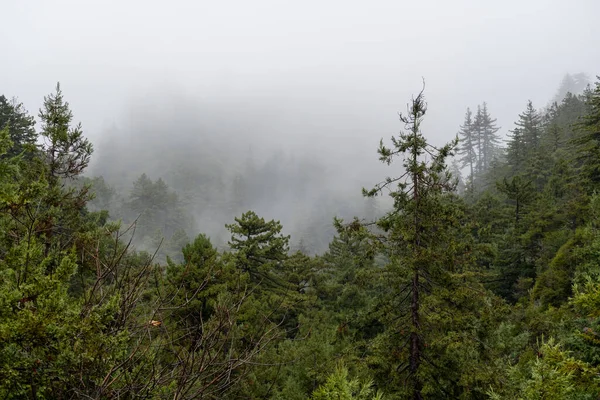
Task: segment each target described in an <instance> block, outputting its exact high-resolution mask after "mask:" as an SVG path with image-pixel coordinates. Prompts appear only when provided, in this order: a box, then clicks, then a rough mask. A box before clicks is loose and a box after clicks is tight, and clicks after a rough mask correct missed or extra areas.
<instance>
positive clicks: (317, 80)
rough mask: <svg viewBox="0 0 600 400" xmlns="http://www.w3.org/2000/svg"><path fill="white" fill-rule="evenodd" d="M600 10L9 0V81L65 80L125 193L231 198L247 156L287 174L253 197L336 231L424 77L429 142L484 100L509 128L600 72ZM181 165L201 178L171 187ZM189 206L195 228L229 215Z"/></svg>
mask: <svg viewBox="0 0 600 400" xmlns="http://www.w3.org/2000/svg"><path fill="white" fill-rule="evenodd" d="M450 3H451V4H450ZM599 12H600V3H598V2H597V1H594V0H589V1H584V0H579V1H571V2H566V1H547V0H535V1H534V0H531V1H502V2H499V1H497V2H493V3H492V2H483V1H453V2H447V1H420V2H415V1H411V2H408V1H371V2H366V1H361V2H359V1H327V2H324V1H319V2H317V1H303V2H288V1H221V2H216V1H212V2H209V1H169V2H167V1H160V2H159V1H149V0H146V1H112V0H104V1H59V0H56V1H43V0H39V1H34V0H30V1H26V2H25V1H17V0H0V15H2V16H3V18H2V23H1V24H0V36H1V37H2V38H3V39H2V40H1V41H0V54H2V62H1V63H0V93H2V94H5V95H6V96H18V98H19V100H20V101H22V102H23V103H24V104H25V106H26V108H28V109H29V110H30V112H31V113H32V114H37V110H38V108H39V107H40V106H41V103H42V100H43V96H44V95H46V94H48V93H50V92H51V91H52V90H53V88H54V85H55V83H56V82H57V81H60V82H61V85H62V88H63V91H64V93H65V96H66V99H67V100H68V101H69V103H70V104H71V107H72V109H73V112H74V115H75V119H76V120H77V121H81V122H82V124H83V127H84V131H85V133H86V135H87V136H88V137H89V138H90V139H91V140H92V142H93V143H94V145H95V149H96V151H95V154H94V159H93V162H92V165H91V167H90V170H89V171H88V175H103V176H104V177H105V178H106V180H107V181H108V183H109V184H111V185H113V186H115V187H116V188H117V189H118V191H120V192H122V193H124V195H126V193H127V191H128V190H129V188H130V186H131V183H132V182H133V181H134V180H135V179H136V178H137V177H138V176H139V175H140V174H141V173H143V172H146V173H147V174H148V176H149V177H150V178H151V179H158V178H163V179H165V181H166V183H167V184H168V185H169V186H170V187H172V188H174V189H175V190H177V192H178V193H179V194H180V196H182V197H185V196H184V194H183V192H185V191H186V190H187V191H188V192H190V193H192V192H193V193H195V195H199V193H198V192H199V191H200V189H199V188H195V187H192V188H190V187H189V186H190V185H191V186H194V185H196V183H197V182H200V181H202V182H204V181H206V180H210V179H216V180H218V181H220V183H219V185H221V187H223V189H222V192H221V193H220V194H219V195H214V196H213V197H212V198H211V200H210V201H212V202H226V201H228V193H229V191H230V188H229V187H230V186H231V182H232V181H233V180H234V179H236V178H235V177H236V176H241V179H246V178H247V175H248V174H247V173H248V168H249V167H248V166H249V165H251V167H252V168H256V169H257V170H261V168H263V169H264V171H267V170H268V169H269V168H270V169H273V170H276V171H277V172H278V173H279V175H277V179H275V178H268V174H267V173H266V172H265V173H264V174H258V175H256V176H259V177H260V179H263V180H264V179H267V180H271V182H268V183H270V184H271V186H268V185H267V186H264V185H263V183H265V182H262V181H261V184H260V185H259V189H257V190H259V191H262V192H264V191H265V190H268V188H269V187H270V188H271V189H273V187H275V186H276V187H277V190H273V192H272V193H266V194H265V193H260V195H255V196H254V197H253V199H255V200H254V201H248V202H247V204H243V206H247V207H251V208H253V209H256V211H257V212H261V213H262V214H265V216H267V217H269V218H276V219H280V220H282V222H283V224H284V226H285V227H286V229H287V231H288V232H291V233H292V234H293V235H294V234H297V232H299V230H302V229H305V228H298V225H299V224H301V222H306V220H307V217H306V216H307V215H312V216H313V217H315V216H316V217H315V218H317V219H319V220H324V222H323V223H325V224H328V225H330V221H331V217H333V214H338V215H342V216H347V214H360V213H361V212H362V211H361V210H363V207H365V204H364V200H362V199H361V198H360V189H361V187H362V186H364V185H370V184H372V183H376V182H377V181H378V180H381V179H383V178H384V177H385V175H386V174H389V173H392V172H391V171H389V169H388V168H386V167H385V166H382V165H380V164H379V162H378V160H377V155H376V153H375V151H376V148H377V145H378V142H379V140H380V138H382V137H383V138H389V136H391V135H392V134H395V133H397V132H398V130H399V129H400V128H401V126H400V124H399V122H398V117H397V112H398V111H402V110H404V109H405V105H406V102H407V101H408V100H409V99H410V96H411V95H412V94H413V93H415V92H418V91H419V90H420V89H421V82H422V79H423V78H424V79H425V81H426V97H427V100H428V103H429V112H428V116H427V119H426V122H425V124H424V133H425V134H426V135H427V136H428V137H429V138H430V139H431V140H432V141H433V142H434V143H438V144H439V143H442V142H444V141H446V140H449V139H451V138H452V137H454V135H455V134H456V132H457V130H458V126H459V125H460V124H461V123H462V120H463V116H464V112H465V110H466V108H467V107H471V108H474V107H476V106H477V105H478V104H480V103H482V102H484V101H486V102H487V103H488V106H489V109H490V112H491V113H492V115H493V116H494V117H495V118H497V119H498V125H499V126H501V127H502V130H501V132H502V133H503V134H505V133H506V132H507V131H508V130H509V129H511V128H512V126H513V122H514V121H515V119H516V118H517V115H518V113H519V112H521V111H522V110H523V109H524V108H525V105H526V102H527V100H528V99H531V100H532V101H533V103H534V105H535V106H537V107H543V106H545V105H547V104H548V102H549V101H550V99H552V97H553V96H554V94H555V93H556V90H557V87H558V84H559V83H560V80H561V79H562V77H563V76H564V74H565V73H578V72H584V73H586V74H587V75H588V76H589V77H590V78H593V77H594V76H595V75H596V74H598V73H600V71H599V70H598V66H600V51H599V50H598V47H597V43H598V39H600V26H599V25H598V24H597V21H596V19H597V15H598V13H599ZM278 157H279V158H278ZM265 166H267V167H265ZM175 169H178V170H179V171H181V170H182V169H185V170H187V171H188V172H189V173H191V174H196V175H195V178H194V179H195V180H194V179H192V180H189V181H185V182H179V183H177V182H176V180H177V179H179V178H178V177H177V176H179V177H181V174H179V175H177V173H175V172H174V171H175ZM190 171H192V172H190ZM198 171H201V172H198ZM289 171H296V172H295V175H294V176H290V177H289V179H286V178H285V177H284V176H282V175H281V174H283V173H288V172H289ZM199 176H203V177H204V178H202V179H204V181H203V180H202V179H200V178H199ZM257 179H258V178H257ZM275 180H277V181H278V184H277V185H275V186H273V185H274V183H273V181H275ZM248 181H249V179H248ZM300 181H302V184H299V182H300ZM194 182H196V183H194ZM215 185H216V184H215ZM261 185H263V186H261ZM198 187H200V186H198ZM211 188H213V189H214V187H213V186H211ZM188 189H189V190H188ZM211 190H212V189H211ZM208 197H210V196H208ZM193 198H194V196H191V197H189V199H193ZM257 199H261V201H260V202H259V201H258V200H257ZM265 199H266V200H265ZM342 199H346V200H347V201H348V202H350V203H351V205H348V206H346V205H339V207H337V206H336V204H338V203H339V202H340V201H342ZM206 202H209V200H206V201H205V203H206ZM205 203H202V204H205ZM241 206H242V205H240V207H241ZM187 207H188V209H189V210H191V211H190V213H191V214H193V215H194V224H193V225H194V226H193V227H192V228H191V230H192V232H190V234H195V233H197V232H199V231H204V232H209V233H211V234H213V233H214V234H215V235H217V236H218V235H222V225H223V224H224V223H227V222H230V221H231V219H230V218H231V217H232V216H231V215H226V214H227V213H225V212H223V213H216V214H215V213H214V212H212V211H210V212H206V210H204V209H203V207H204V206H201V205H199V204H194V202H193V200H190V201H188V203H187ZM208 214H210V218H209V217H208ZM219 227H221V228H219ZM219 229H221V231H219ZM330 234H331V231H328V235H330ZM296 236H299V234H297V235H296ZM323 240H324V239H323ZM315 246H316V247H317V248H318V249H319V250H322V249H323V243H322V240H320V244H316V245H315Z"/></svg>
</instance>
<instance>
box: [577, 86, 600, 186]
mask: <svg viewBox="0 0 600 400" xmlns="http://www.w3.org/2000/svg"><path fill="white" fill-rule="evenodd" d="M598 79H599V80H598V82H596V87H595V88H594V90H593V91H590V92H589V93H588V95H587V99H586V104H587V107H588V113H587V115H586V116H585V117H584V118H583V120H582V121H581V124H580V125H579V131H580V132H579V137H578V138H577V139H575V140H574V143H575V144H576V146H577V147H576V151H577V154H576V156H575V157H574V158H575V160H576V161H577V167H578V168H579V170H580V176H581V177H582V178H583V179H580V184H581V185H583V186H584V187H586V189H587V191H588V192H589V193H591V192H592V191H593V190H595V189H597V188H598V185H599V184H600V77H598Z"/></svg>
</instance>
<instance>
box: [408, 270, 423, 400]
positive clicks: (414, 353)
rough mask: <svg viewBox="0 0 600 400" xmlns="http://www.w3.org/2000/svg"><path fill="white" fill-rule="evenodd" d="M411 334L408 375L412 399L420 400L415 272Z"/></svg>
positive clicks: (420, 385)
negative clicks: (410, 378) (411, 386)
mask: <svg viewBox="0 0 600 400" xmlns="http://www.w3.org/2000/svg"><path fill="white" fill-rule="evenodd" d="M410 311H411V316H412V332H411V334H410V375H411V377H412V382H413V399H414V400H421V399H422V398H423V397H422V396H421V390H422V388H423V385H422V383H421V379H420V378H419V376H418V375H417V373H418V371H419V366H420V365H421V338H420V336H419V332H418V331H419V319H420V318H419V317H420V315H419V271H418V270H415V274H414V276H413V280H412V299H411V302H410Z"/></svg>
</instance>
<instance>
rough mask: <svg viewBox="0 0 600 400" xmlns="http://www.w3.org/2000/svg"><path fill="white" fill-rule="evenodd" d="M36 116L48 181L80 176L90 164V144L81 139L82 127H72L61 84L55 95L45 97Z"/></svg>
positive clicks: (70, 114)
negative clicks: (38, 119) (39, 126)
mask: <svg viewBox="0 0 600 400" xmlns="http://www.w3.org/2000/svg"><path fill="white" fill-rule="evenodd" d="M39 117H40V120H41V122H42V124H41V125H42V131H41V137H42V139H43V140H44V144H43V149H44V151H45V153H46V156H47V160H48V161H47V163H48V168H49V177H50V180H51V181H57V180H58V179H59V178H74V177H76V176H78V175H80V174H81V173H82V172H83V170H84V169H85V168H86V167H87V166H88V164H89V162H90V157H91V155H92V144H91V143H90V142H89V141H88V140H87V139H86V138H85V137H84V136H83V131H82V129H81V124H78V125H76V126H75V127H72V126H71V121H72V120H73V113H72V112H71V109H70V108H69V103H67V102H65V101H64V99H63V94H62V91H61V89H60V84H58V83H57V84H56V93H53V94H50V95H49V96H46V97H44V106H43V108H42V109H40V113H39Z"/></svg>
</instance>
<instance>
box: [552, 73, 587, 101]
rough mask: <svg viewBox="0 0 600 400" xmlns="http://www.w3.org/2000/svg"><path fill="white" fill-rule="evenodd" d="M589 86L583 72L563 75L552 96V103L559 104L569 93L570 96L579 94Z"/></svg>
mask: <svg viewBox="0 0 600 400" xmlns="http://www.w3.org/2000/svg"><path fill="white" fill-rule="evenodd" d="M589 84H590V80H589V78H588V77H587V75H586V74H584V73H583V72H580V73H577V74H574V75H571V74H565V76H564V77H563V79H562V81H561V82H560V86H559V87H558V90H557V91H556V94H555V95H554V99H553V102H555V103H560V102H561V101H563V99H564V98H565V97H566V96H567V95H568V94H569V93H570V94H571V95H578V94H581V93H582V92H583V91H584V90H585V88H586V87H587V86H588V85H589Z"/></svg>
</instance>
